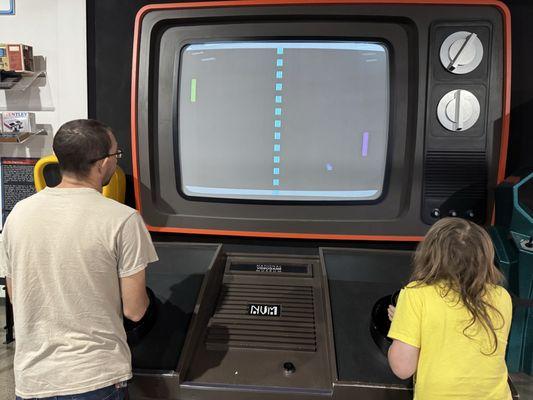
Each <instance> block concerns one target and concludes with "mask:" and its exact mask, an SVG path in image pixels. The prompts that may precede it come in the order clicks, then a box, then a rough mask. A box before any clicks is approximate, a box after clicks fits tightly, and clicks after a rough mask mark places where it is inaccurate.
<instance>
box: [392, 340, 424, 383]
mask: <svg viewBox="0 0 533 400" xmlns="http://www.w3.org/2000/svg"><path fill="white" fill-rule="evenodd" d="M419 353H420V349H419V348H418V347H415V346H411V345H410V344H407V343H404V342H402V341H400V340H393V342H392V344H391V346H390V348H389V365H390V367H391V369H392V372H394V375H396V376H397V377H398V378H400V379H407V378H410V377H411V376H413V374H414V373H415V372H416V367H417V366H418V355H419Z"/></svg>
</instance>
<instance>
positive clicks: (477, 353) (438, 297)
mask: <svg viewBox="0 0 533 400" xmlns="http://www.w3.org/2000/svg"><path fill="white" fill-rule="evenodd" d="M444 293H445V292H443V290H442V287H441V286H440V285H421V286H417V285H416V282H413V283H410V284H409V285H407V287H406V288H404V289H403V290H402V291H401V293H400V296H399V298H398V304H397V307H396V312H395V314H394V318H393V322H392V325H391V328H390V331H389V337H390V338H392V339H396V340H400V341H402V342H404V343H407V344H410V345H411V346H415V347H418V348H419V349H420V355H419V359H418V367H417V371H416V376H415V396H414V398H415V399H416V400H441V399H442V400H444V399H446V400H451V399H454V400H459V399H460V400H479V399H483V400H507V399H511V391H510V389H509V386H508V384H507V366H506V365H505V349H506V347H507V338H508V336H509V327H510V324H511V316H512V304H511V297H510V296H509V293H507V291H506V290H505V289H504V288H502V287H500V286H491V288H490V289H489V290H488V291H487V300H488V301H489V302H490V304H492V305H493V306H494V307H495V308H496V309H497V310H498V311H499V312H500V313H501V314H502V316H503V321H502V320H501V317H499V316H498V315H497V314H496V313H494V312H492V313H490V315H491V320H492V321H493V324H494V326H495V327H496V328H499V329H498V330H497V331H496V334H497V337H498V348H497V350H496V352H495V353H494V354H491V355H487V353H490V352H491V351H492V348H491V346H490V342H489V340H490V339H489V336H488V335H487V334H486V333H485V330H484V329H483V328H482V327H481V326H480V324H478V323H476V325H474V327H471V328H469V330H468V331H467V333H468V335H469V336H470V337H467V336H465V335H464V334H463V330H464V328H465V327H466V326H467V325H468V321H469V320H470V318H471V316H470V314H469V313H468V311H467V309H466V308H465V307H464V306H463V304H462V302H460V301H458V295H457V293H456V292H449V293H448V294H447V295H445V294H444ZM483 353H485V354H483Z"/></svg>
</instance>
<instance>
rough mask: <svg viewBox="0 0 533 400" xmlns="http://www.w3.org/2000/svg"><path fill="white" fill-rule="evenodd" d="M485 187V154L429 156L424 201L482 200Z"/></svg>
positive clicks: (438, 154)
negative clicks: (453, 198) (430, 199)
mask: <svg viewBox="0 0 533 400" xmlns="http://www.w3.org/2000/svg"><path fill="white" fill-rule="evenodd" d="M486 187H487V166H486V161H485V153H484V152H476V151H468V152H456V151H454V152H446V151H429V152H428V153H427V154H426V166H425V176H424V197H425V198H427V197H432V198H448V197H452V196H453V197H455V198H464V199H483V198H485V197H486Z"/></svg>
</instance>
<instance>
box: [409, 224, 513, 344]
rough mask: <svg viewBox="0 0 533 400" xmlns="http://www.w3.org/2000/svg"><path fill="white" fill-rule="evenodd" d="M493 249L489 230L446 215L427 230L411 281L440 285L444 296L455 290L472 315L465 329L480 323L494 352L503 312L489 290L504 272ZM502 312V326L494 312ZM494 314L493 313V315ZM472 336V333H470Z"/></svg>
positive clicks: (420, 245) (500, 315)
mask: <svg viewBox="0 0 533 400" xmlns="http://www.w3.org/2000/svg"><path fill="white" fill-rule="evenodd" d="M493 260H494V248H493V246H492V242H491V240H490V237H489V235H488V233H487V232H486V231H485V230H484V229H483V228H482V227H480V226H478V225H476V224H474V223H473V222H470V221H467V220H464V219H461V218H443V219H441V220H439V221H438V222H437V223H435V224H434V225H433V226H432V227H431V229H430V230H429V231H428V233H427V235H426V237H425V238H424V241H422V242H421V243H420V244H419V245H418V248H417V251H416V253H415V257H414V271H413V274H412V275H411V281H417V283H418V284H419V285H422V284H427V285H432V284H434V285H438V286H439V287H441V288H442V289H443V291H442V292H441V295H442V296H443V297H446V296H447V295H448V293H450V292H455V293H457V294H458V295H459V299H460V301H461V303H462V304H463V305H464V306H465V307H466V309H467V310H468V311H469V313H470V314H471V316H472V318H471V319H470V321H468V324H467V326H466V327H465V328H464V330H463V334H465V335H466V336H469V335H468V334H467V331H468V329H469V328H471V327H473V326H474V325H476V323H479V324H481V326H482V327H483V329H484V330H485V331H486V333H487V334H488V335H489V340H490V339H492V340H490V343H491V352H490V353H488V354H494V353H495V352H496V350H497V348H498V337H497V335H496V330H497V329H501V328H502V327H503V315H502V314H501V313H500V312H499V311H498V310H497V309H496V308H495V307H494V306H493V305H492V304H490V301H488V300H490V299H487V296H486V294H487V289H488V288H489V287H490V286H491V285H498V284H501V283H502V281H503V275H502V273H501V272H500V271H499V270H498V269H497V268H496V266H495V265H494V261H493ZM490 311H492V312H493V313H495V315H499V317H501V319H500V321H501V322H502V325H501V326H498V327H496V326H495V325H494V321H493V319H491V315H490V314H491V313H490ZM493 315H494V314H493ZM469 337H470V336H469Z"/></svg>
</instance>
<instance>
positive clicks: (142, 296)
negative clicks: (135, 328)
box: [120, 269, 149, 322]
mask: <svg viewBox="0 0 533 400" xmlns="http://www.w3.org/2000/svg"><path fill="white" fill-rule="evenodd" d="M120 291H121V296H122V312H123V313H124V316H125V317H126V318H127V319H129V320H131V321H133V322H138V321H140V320H141V318H142V317H143V316H144V313H145V312H146V309H147V308H148V304H149V300H148V295H147V294H146V278H145V270H144V269H143V270H142V271H139V272H137V273H136V274H133V275H131V276H126V277H124V278H120Z"/></svg>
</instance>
